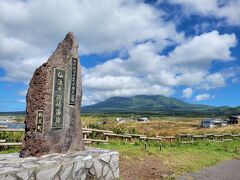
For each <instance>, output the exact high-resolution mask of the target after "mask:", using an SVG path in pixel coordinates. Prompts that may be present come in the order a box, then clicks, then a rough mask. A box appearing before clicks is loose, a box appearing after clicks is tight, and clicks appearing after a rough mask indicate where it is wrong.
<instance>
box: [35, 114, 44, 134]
mask: <svg viewBox="0 0 240 180" xmlns="http://www.w3.org/2000/svg"><path fill="white" fill-rule="evenodd" d="M36 131H37V132H42V131H43V111H42V110H38V111H37V129H36Z"/></svg>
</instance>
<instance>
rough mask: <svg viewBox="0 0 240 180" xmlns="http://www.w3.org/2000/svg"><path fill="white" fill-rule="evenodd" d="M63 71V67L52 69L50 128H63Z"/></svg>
mask: <svg viewBox="0 0 240 180" xmlns="http://www.w3.org/2000/svg"><path fill="white" fill-rule="evenodd" d="M64 81H65V71H64V70H63V69H59V68H55V69H54V87H53V102H52V128H54V129H62V128H63V110H64V108H63V107H64V83H65V82H64Z"/></svg>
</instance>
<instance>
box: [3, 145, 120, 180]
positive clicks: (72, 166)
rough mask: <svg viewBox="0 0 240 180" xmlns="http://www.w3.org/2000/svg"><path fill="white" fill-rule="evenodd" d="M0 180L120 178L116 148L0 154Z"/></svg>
mask: <svg viewBox="0 0 240 180" xmlns="http://www.w3.org/2000/svg"><path fill="white" fill-rule="evenodd" d="M0 179H1V180H19V179H22V180H28V179H33V180H65V179H73V180H80V179H81V180H82V179H104V180H105V179H106V180H112V179H119V154H118V152H116V151H110V150H103V149H95V148H87V150H86V151H82V152H77V153H71V154H58V153H55V154H51V155H45V156H41V157H40V158H36V157H29V158H19V154H18V153H11V154H0Z"/></svg>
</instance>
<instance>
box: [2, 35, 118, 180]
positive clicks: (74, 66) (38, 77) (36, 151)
mask: <svg viewBox="0 0 240 180" xmlns="http://www.w3.org/2000/svg"><path fill="white" fill-rule="evenodd" d="M77 49H78V43H77V41H76V39H75V38H74V36H73V33H68V34H67V36H66V37H65V39H64V40H63V41H62V42H61V43H60V44H59V45H58V47H57V49H56V50H55V52H54V53H53V54H52V55H51V56H50V58H49V59H48V61H47V62H46V63H44V64H43V65H42V66H40V67H39V68H38V69H37V70H36V71H35V72H34V75H33V77H32V80H31V82H30V84H29V89H28V93H27V116H26V121H25V124H26V127H25V137H24V140H23V145H22V150H21V152H20V155H19V153H13V154H2V155H1V154H0V169H1V171H0V179H1V180H2V179H3V180H4V179H8V180H10V179H11V180H19V179H22V180H29V179H33V180H53V179H54V180H68V179H79V180H80V179H82V180H85V179H86V180H88V179H89V180H90V179H103V180H115V179H119V154H118V152H116V151H110V150H103V149H97V148H91V147H86V149H85V147H84V143H83V139H82V128H81V121H80V105H81V98H82V85H81V69H80V63H79V58H78V50H77ZM84 149H85V150H84ZM83 150H84V151H83ZM19 156H20V157H26V158H20V157H19ZM28 156H35V157H28ZM39 156H41V157H39Z"/></svg>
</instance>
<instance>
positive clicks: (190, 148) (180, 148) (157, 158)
mask: <svg viewBox="0 0 240 180" xmlns="http://www.w3.org/2000/svg"><path fill="white" fill-rule="evenodd" d="M97 147H100V148H104V149H112V150H116V151H118V152H119V153H120V169H121V166H122V169H124V170H125V172H124V171H123V172H122V173H123V174H122V175H123V178H126V179H128V177H130V176H131V175H130V174H131V173H133V172H129V173H128V171H138V172H136V175H138V174H139V175H140V176H139V177H143V176H144V174H141V173H142V171H144V168H146V167H149V166H150V167H153V164H155V163H159V162H161V163H160V164H161V165H159V167H155V169H149V170H148V171H150V172H148V174H149V173H150V174H151V175H152V176H150V177H149V178H161V177H164V174H165V176H166V177H168V178H169V177H175V176H179V175H182V174H183V173H185V172H195V171H197V170H200V169H202V168H204V167H208V166H213V165H215V164H216V163H218V162H221V161H224V160H227V159H240V142H239V141H230V142H224V143H216V142H207V141H199V142H198V143H196V144H193V145H179V144H172V145H169V144H165V145H164V148H163V149H162V150H160V149H159V146H156V145H153V144H149V145H147V148H146V149H145V147H144V146H143V144H141V143H138V144H124V143H120V142H113V143H111V144H99V145H97ZM148 158H151V161H150V162H148V161H147V160H146V159H148ZM126 161H127V163H129V164H131V166H130V167H129V168H130V169H129V168H128V169H126V168H125V167H124V166H125V164H126ZM141 162H142V163H141ZM140 164H141V165H140ZM139 165H140V167H139ZM131 167H132V168H131ZM158 168H159V169H158ZM163 170H164V171H163ZM126 171H127V172H126ZM162 171H163V172H162Z"/></svg>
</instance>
